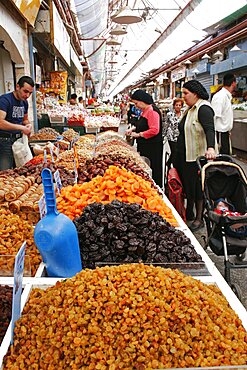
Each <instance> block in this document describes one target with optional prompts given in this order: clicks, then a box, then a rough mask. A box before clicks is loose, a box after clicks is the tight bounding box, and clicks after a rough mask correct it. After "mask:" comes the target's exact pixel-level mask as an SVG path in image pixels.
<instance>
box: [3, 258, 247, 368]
mask: <svg viewBox="0 0 247 370" xmlns="http://www.w3.org/2000/svg"><path fill="white" fill-rule="evenodd" d="M4 362H5V365H4V369H49V370H53V369H54V370H55V369H56V370H63V369H102V370H103V369H104V370H108V369H109V370H116V369H125V370H133V369H139V370H140V369H162V368H182V367H209V366H223V365H225V366H229V365H245V364H246V362H247V343H246V331H245V330H244V328H243V326H242V324H241V321H240V320H239V318H238V316H237V315H236V314H235V312H234V311H233V310H232V309H231V308H230V306H229V305H228V302H227V301H226V299H225V298H224V297H223V295H222V294H221V293H220V291H219V290H218V289H217V288H216V287H214V286H210V285H206V284H204V283H202V282H200V281H198V280H196V279H193V278H192V277H190V276H186V275H184V274H183V273H182V272H179V271H178V270H171V269H163V268H161V267H153V266H147V265H143V264H128V265H120V266H113V267H108V266H107V267H103V268H97V269H95V270H82V272H80V273H79V274H77V275H76V276H74V277H73V278H71V279H67V280H65V281H62V282H57V283H56V285H55V286H53V287H50V288H48V289H47V290H45V291H44V290H42V289H34V290H33V291H32V293H31V295H30V298H29V301H28V303H27V304H26V306H25V307H24V311H23V314H22V317H21V318H20V319H19V320H18V321H17V323H16V328H15V337H14V345H13V346H11V348H10V351H9V353H8V355H7V357H5V359H4Z"/></svg>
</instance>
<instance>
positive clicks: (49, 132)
mask: <svg viewBox="0 0 247 370" xmlns="http://www.w3.org/2000/svg"><path fill="white" fill-rule="evenodd" d="M59 135H60V134H59V132H57V131H56V130H54V129H53V128H51V127H43V128H41V129H40V130H39V131H38V132H37V133H36V134H32V135H31V136H30V138H29V141H36V140H47V141H48V140H56V139H57V137H58V136H59Z"/></svg>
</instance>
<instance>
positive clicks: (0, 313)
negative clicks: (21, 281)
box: [0, 285, 13, 344]
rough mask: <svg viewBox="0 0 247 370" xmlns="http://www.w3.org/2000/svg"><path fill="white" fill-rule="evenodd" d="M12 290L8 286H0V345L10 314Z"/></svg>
mask: <svg viewBox="0 0 247 370" xmlns="http://www.w3.org/2000/svg"><path fill="white" fill-rule="evenodd" d="M12 292H13V288H11V287H10V286H8V285H0V344H1V343H2V341H3V337H4V335H5V333H6V331H7V329H8V325H9V323H10V320H11V312H12Z"/></svg>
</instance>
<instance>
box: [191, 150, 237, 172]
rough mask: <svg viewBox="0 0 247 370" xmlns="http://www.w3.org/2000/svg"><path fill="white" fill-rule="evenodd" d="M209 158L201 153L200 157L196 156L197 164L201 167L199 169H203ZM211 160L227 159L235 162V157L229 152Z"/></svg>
mask: <svg viewBox="0 0 247 370" xmlns="http://www.w3.org/2000/svg"><path fill="white" fill-rule="evenodd" d="M208 161H209V160H208V159H207V158H206V157H205V156H204V155H201V156H200V157H197V158H196V163H197V166H198V167H199V170H200V171H201V170H202V167H203V166H204V165H205V164H207V163H208ZM210 161H213V162H215V161H226V162H233V159H232V157H231V156H230V155H228V154H218V155H217V156H216V157H215V159H213V160H210Z"/></svg>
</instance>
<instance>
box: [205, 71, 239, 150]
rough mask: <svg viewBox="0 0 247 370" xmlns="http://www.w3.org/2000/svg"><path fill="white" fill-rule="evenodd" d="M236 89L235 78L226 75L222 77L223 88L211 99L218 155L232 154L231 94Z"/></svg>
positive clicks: (232, 75) (230, 74)
mask: <svg viewBox="0 0 247 370" xmlns="http://www.w3.org/2000/svg"><path fill="white" fill-rule="evenodd" d="M235 88H236V77H235V76H234V74H232V73H227V74H225V76H224V77H223V87H222V89H220V90H219V91H218V92H216V93H215V94H214V96H213V98H212V102H211V104H212V108H213V110H214V114H215V116H214V123H215V130H216V133H217V141H218V145H219V152H220V154H229V155H231V154H232V150H231V139H230V133H231V130H232V127H233V108H232V103H231V100H232V93H233V91H234V90H235Z"/></svg>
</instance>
